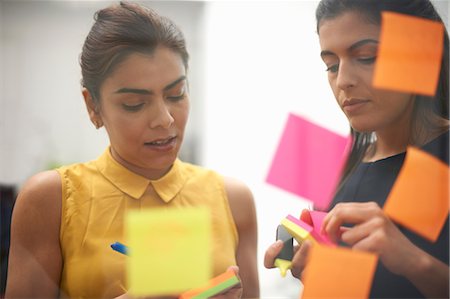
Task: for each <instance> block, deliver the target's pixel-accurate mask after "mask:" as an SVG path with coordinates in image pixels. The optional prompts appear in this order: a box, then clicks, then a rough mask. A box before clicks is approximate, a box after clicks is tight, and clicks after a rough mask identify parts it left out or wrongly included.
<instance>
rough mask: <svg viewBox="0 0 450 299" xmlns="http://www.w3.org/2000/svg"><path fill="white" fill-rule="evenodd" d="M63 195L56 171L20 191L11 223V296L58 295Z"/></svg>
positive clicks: (33, 179)
mask: <svg viewBox="0 0 450 299" xmlns="http://www.w3.org/2000/svg"><path fill="white" fill-rule="evenodd" d="M61 194H62V191H61V179H60V175H59V174H58V172H56V171H45V172H41V173H38V174H36V175H34V176H33V177H31V178H30V179H29V180H28V181H27V182H26V183H25V184H24V185H23V187H22V189H21V191H20V192H19V195H18V197H17V200H16V203H15V205H14V209H13V215H12V222H11V242H10V252H9V267H8V280H7V286H6V297H7V298H8V297H11V298H57V295H58V289H59V282H60V274H61V269H62V255H61V248H60V243H59V231H60V224H61Z"/></svg>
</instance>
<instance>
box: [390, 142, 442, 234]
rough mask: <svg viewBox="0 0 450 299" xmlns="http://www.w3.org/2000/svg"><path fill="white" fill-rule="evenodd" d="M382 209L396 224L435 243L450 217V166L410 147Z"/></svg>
mask: <svg viewBox="0 0 450 299" xmlns="http://www.w3.org/2000/svg"><path fill="white" fill-rule="evenodd" d="M383 209H384V211H385V212H386V214H387V215H388V216H389V217H390V218H391V219H392V220H394V221H395V222H397V223H399V224H401V225H403V226H405V227H407V228H408V229H410V230H412V231H414V232H416V233H417V234H419V235H421V236H422V237H424V238H426V239H428V240H430V241H432V242H434V241H436V240H437V238H438V236H439V233H440V231H441V229H442V227H443V226H444V224H445V221H446V220H447V217H448V210H449V167H448V165H447V164H445V163H443V162H442V161H440V160H439V159H437V158H436V157H433V156H432V155H430V154H428V153H426V152H424V151H422V150H420V149H417V148H414V147H408V149H407V153H406V158H405V161H404V163H403V166H402V168H401V169H400V173H399V174H398V177H397V179H396V181H395V183H394V185H393V187H392V190H391V192H390V193H389V196H388V198H387V200H386V203H385V204H384V207H383Z"/></svg>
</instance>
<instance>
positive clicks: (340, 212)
mask: <svg viewBox="0 0 450 299" xmlns="http://www.w3.org/2000/svg"><path fill="white" fill-rule="evenodd" d="M379 213H381V209H380V207H379V206H378V205H377V204H376V203H374V202H367V203H340V204H337V205H336V206H335V207H334V208H333V209H332V210H331V211H330V212H329V213H328V215H327V216H326V217H325V219H324V221H323V224H322V232H324V233H325V234H327V235H328V236H329V237H330V238H331V239H332V240H333V241H335V242H337V241H338V239H339V234H340V227H341V226H342V225H343V224H344V223H349V224H359V223H361V222H364V221H366V220H367V219H370V218H372V217H374V216H375V215H377V214H379Z"/></svg>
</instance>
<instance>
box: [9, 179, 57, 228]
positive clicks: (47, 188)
mask: <svg viewBox="0 0 450 299" xmlns="http://www.w3.org/2000/svg"><path fill="white" fill-rule="evenodd" d="M61 190H62V189H61V178H60V175H59V173H58V172H57V171H55V170H50V171H44V172H40V173H38V174H36V175H34V176H32V177H31V178H30V179H28V181H26V182H25V184H24V185H23V187H22V189H21V190H20V192H19V195H18V196H17V200H16V204H15V206H14V213H15V214H22V213H26V214H27V217H42V216H43V215H44V214H45V215H46V216H47V217H50V218H51V219H47V220H59V217H60V211H61V196H62V191H61ZM19 217H20V215H19Z"/></svg>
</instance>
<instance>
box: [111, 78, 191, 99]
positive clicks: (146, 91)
mask: <svg viewBox="0 0 450 299" xmlns="http://www.w3.org/2000/svg"><path fill="white" fill-rule="evenodd" d="M185 79H186V76H181V77H180V78H178V79H176V80H175V81H173V82H172V83H169V84H168V85H167V86H165V87H164V91H167V90H169V89H171V88H173V87H174V86H176V85H177V84H178V83H180V82H181V81H183V80H185ZM115 93H134V94H141V95H151V94H153V91H152V90H151V89H140V88H129V87H123V88H120V89H118V90H116V91H115Z"/></svg>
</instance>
